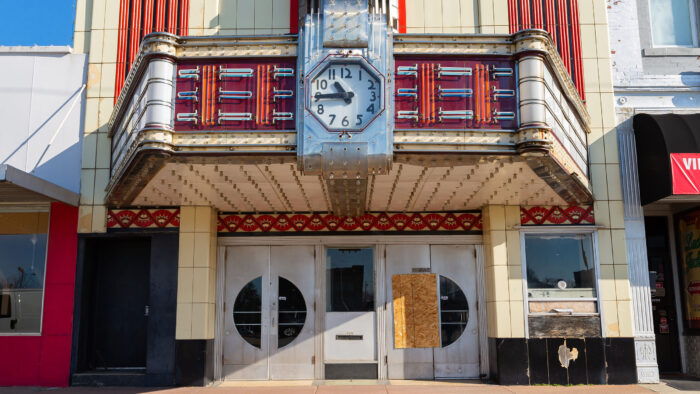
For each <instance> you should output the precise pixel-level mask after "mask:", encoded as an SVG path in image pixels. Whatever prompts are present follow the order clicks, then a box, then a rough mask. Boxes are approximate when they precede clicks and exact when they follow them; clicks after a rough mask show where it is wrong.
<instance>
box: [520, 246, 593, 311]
mask: <svg viewBox="0 0 700 394" xmlns="http://www.w3.org/2000/svg"><path fill="white" fill-rule="evenodd" d="M525 259H526V267H527V291H528V297H529V298H530V299H533V298H535V299H537V298H545V299H547V298H577V299H578V298H581V299H586V298H588V299H590V298H595V297H596V270H595V258H594V256H593V240H592V234H556V235H554V234H527V235H525Z"/></svg>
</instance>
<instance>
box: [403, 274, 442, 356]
mask: <svg viewBox="0 0 700 394" xmlns="http://www.w3.org/2000/svg"><path fill="white" fill-rule="evenodd" d="M391 286H392V295H393V306H394V308H393V309H394V347H395V348H396V349H406V348H425V347H439V346H440V323H439V316H438V313H439V311H438V304H437V302H438V300H437V277H436V275H435V274H404V275H393V276H392V285H391Z"/></svg>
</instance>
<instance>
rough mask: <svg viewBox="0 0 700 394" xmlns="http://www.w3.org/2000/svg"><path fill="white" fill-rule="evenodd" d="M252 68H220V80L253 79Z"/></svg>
mask: <svg viewBox="0 0 700 394" xmlns="http://www.w3.org/2000/svg"><path fill="white" fill-rule="evenodd" d="M252 76H253V69H252V68H224V67H221V66H219V80H221V79H223V78H229V77H230V78H251V77H252Z"/></svg>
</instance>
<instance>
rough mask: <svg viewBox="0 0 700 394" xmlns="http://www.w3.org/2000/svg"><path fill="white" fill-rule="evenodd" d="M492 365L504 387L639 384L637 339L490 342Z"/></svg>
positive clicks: (543, 339)
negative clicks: (566, 356) (572, 356)
mask: <svg viewBox="0 0 700 394" xmlns="http://www.w3.org/2000/svg"><path fill="white" fill-rule="evenodd" d="M565 349H567V350H568V352H570V353H576V354H577V357H576V359H575V360H574V359H570V360H569V365H568V367H564V366H562V362H561V361H560V352H561V353H562V354H565V353H566V352H565ZM574 350H575V351H574ZM489 364H490V366H491V373H492V377H493V379H494V380H495V381H496V382H497V383H499V384H504V385H525V384H532V385H534V384H559V385H578V384H635V383H637V365H636V362H635V354H634V338H605V339H603V338H597V337H590V338H532V339H525V338H489Z"/></svg>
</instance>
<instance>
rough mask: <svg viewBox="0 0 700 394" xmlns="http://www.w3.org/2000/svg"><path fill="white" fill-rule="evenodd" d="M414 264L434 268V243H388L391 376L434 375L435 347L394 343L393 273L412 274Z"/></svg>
mask: <svg viewBox="0 0 700 394" xmlns="http://www.w3.org/2000/svg"><path fill="white" fill-rule="evenodd" d="M413 268H417V269H419V270H420V269H426V270H428V271H430V246H428V245H387V246H386V300H387V307H386V313H387V318H386V319H385V322H386V330H385V332H386V341H385V343H386V347H387V353H386V355H387V373H388V375H389V379H433V377H434V375H433V349H432V348H420V349H396V348H395V347H394V319H393V316H394V304H393V302H392V298H393V297H392V289H393V287H392V280H391V278H392V276H394V275H397V274H410V273H411V272H412V270H413Z"/></svg>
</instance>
